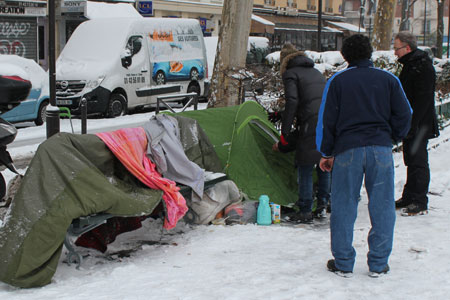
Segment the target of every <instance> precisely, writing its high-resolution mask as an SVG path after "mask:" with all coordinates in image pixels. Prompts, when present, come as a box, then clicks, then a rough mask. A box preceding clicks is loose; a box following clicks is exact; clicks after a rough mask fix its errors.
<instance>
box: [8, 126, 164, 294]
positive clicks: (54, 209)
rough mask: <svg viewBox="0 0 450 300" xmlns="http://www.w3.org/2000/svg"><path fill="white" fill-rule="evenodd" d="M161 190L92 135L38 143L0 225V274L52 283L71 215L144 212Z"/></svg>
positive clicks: (13, 280) (21, 283)
mask: <svg viewBox="0 0 450 300" xmlns="http://www.w3.org/2000/svg"><path fill="white" fill-rule="evenodd" d="M161 195H162V192H161V191H159V190H152V189H149V188H147V187H146V186H144V185H143V184H142V183H141V182H139V181H138V180H137V179H136V178H135V177H134V176H131V174H130V173H129V172H128V171H127V170H126V169H125V168H124V167H123V165H122V164H121V163H120V162H119V161H118V160H117V159H116V158H115V157H114V155H113V154H112V153H111V151H110V150H109V149H108V148H107V147H106V145H105V144H104V143H103V142H102V141H101V140H100V139H99V138H98V137H96V136H95V135H73V134H67V133H59V134H56V135H54V136H52V137H51V138H50V139H48V140H47V141H45V142H43V143H42V144H41V145H40V146H39V148H38V150H37V152H36V154H35V156H34V158H33V159H32V161H31V162H30V165H29V167H28V169H27V172H26V173H25V176H24V177H23V179H22V184H21V185H20V187H19V189H18V191H17V194H16V196H15V198H14V200H13V202H12V204H11V207H10V210H9V211H8V215H7V216H6V217H5V224H4V226H3V227H1V228H0V265H1V267H0V280H1V281H3V282H6V283H9V284H11V285H14V286H18V287H36V286H43V285H46V284H48V283H50V281H51V278H52V276H53V274H54V272H55V271H56V267H57V264H58V260H59V257H60V255H61V250H62V246H63V242H64V238H65V236H66V231H67V228H68V227H69V225H70V223H71V222H72V220H73V219H76V218H79V217H81V216H87V215H92V214H95V213H100V212H105V213H110V214H113V215H117V216H141V215H148V214H150V213H151V212H152V211H153V210H154V209H155V207H156V206H157V205H158V204H159V203H160V201H161Z"/></svg>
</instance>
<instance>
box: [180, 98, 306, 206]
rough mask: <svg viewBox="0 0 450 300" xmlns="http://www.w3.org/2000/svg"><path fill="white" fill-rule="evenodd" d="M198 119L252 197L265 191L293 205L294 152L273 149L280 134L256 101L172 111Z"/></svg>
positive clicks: (227, 168) (232, 175)
mask: <svg viewBox="0 0 450 300" xmlns="http://www.w3.org/2000/svg"><path fill="white" fill-rule="evenodd" d="M172 115H173V116H174V117H175V118H180V117H186V118H191V119H195V120H196V121H197V122H198V124H200V127H201V128H203V130H204V131H205V132H206V135H207V136H208V137H209V140H210V141H211V143H212V144H213V145H214V149H215V151H216V153H217V156H218V157H219V159H220V161H221V165H222V170H221V172H223V173H225V174H227V176H228V178H230V179H231V180H233V181H234V182H235V183H236V185H237V186H238V187H239V188H240V189H241V190H242V191H243V192H244V193H246V194H247V195H248V196H249V198H250V199H255V200H256V199H258V198H259V196H260V195H261V194H266V195H268V196H269V198H270V200H271V201H272V202H274V203H277V204H280V205H283V206H292V205H293V204H294V203H295V202H296V201H297V198H298V196H297V195H298V193H297V175H296V171H295V166H294V153H288V154H283V153H280V152H274V151H272V145H273V144H274V143H275V142H276V141H277V140H278V138H279V133H278V131H277V130H276V129H275V128H274V126H273V125H272V123H270V122H269V121H268V119H267V113H266V111H265V110H264V108H263V107H262V106H261V105H259V104H258V103H256V102H254V101H246V102H244V103H243V104H241V105H239V106H232V107H220V108H210V109H206V110H199V111H185V112H182V113H177V114H172Z"/></svg>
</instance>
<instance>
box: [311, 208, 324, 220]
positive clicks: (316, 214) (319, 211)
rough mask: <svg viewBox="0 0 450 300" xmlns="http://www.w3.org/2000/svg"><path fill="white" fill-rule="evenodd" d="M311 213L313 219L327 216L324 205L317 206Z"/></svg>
mask: <svg viewBox="0 0 450 300" xmlns="http://www.w3.org/2000/svg"><path fill="white" fill-rule="evenodd" d="M313 215H314V218H315V219H325V218H326V217H327V209H326V208H325V207H322V208H317V209H316V210H315V211H314V213H313Z"/></svg>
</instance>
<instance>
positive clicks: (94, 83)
mask: <svg viewBox="0 0 450 300" xmlns="http://www.w3.org/2000/svg"><path fill="white" fill-rule="evenodd" d="M103 79H105V76H104V75H103V76H99V77H98V78H97V79H94V80H89V81H88V82H87V83H86V87H87V88H89V89H91V90H93V89H95V88H97V87H98V86H99V85H100V84H101V83H102V81H103Z"/></svg>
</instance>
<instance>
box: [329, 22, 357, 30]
mask: <svg viewBox="0 0 450 300" xmlns="http://www.w3.org/2000/svg"><path fill="white" fill-rule="evenodd" d="M327 22H328V24H330V25H331V26H335V27H337V28H339V29H341V30H347V31H351V32H366V30H365V29H364V28H362V27H358V26H356V25H353V24H350V23H344V22H331V21H327Z"/></svg>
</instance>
